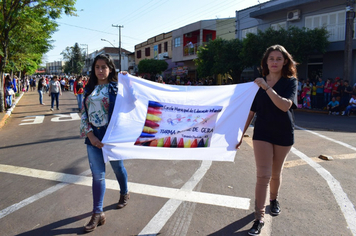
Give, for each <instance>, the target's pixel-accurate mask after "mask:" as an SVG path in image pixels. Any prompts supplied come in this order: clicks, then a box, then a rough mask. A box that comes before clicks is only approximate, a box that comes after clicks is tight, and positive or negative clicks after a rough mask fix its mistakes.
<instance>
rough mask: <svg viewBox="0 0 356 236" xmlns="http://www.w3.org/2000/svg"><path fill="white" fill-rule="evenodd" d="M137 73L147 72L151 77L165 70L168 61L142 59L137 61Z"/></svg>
mask: <svg viewBox="0 0 356 236" xmlns="http://www.w3.org/2000/svg"><path fill="white" fill-rule="evenodd" d="M137 67H138V73H149V74H150V75H151V78H154V77H155V76H156V75H157V74H159V73H161V72H162V71H165V70H167V68H168V63H167V62H166V61H164V60H156V59H143V60H141V61H140V62H139V63H138V66H137Z"/></svg>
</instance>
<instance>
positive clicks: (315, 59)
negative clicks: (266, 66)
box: [236, 0, 356, 84]
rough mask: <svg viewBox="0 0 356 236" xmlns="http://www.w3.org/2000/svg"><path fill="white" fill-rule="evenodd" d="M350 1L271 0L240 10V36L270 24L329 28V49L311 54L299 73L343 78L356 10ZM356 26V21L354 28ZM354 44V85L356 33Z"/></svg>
mask: <svg viewBox="0 0 356 236" xmlns="http://www.w3.org/2000/svg"><path fill="white" fill-rule="evenodd" d="M346 2H347V1H340V0H323V1H320V0H271V1H269V2H266V3H262V4H258V5H255V6H252V7H250V8H247V9H243V10H241V11H236V38H239V39H243V38H244V37H246V34H247V33H257V30H262V31H264V30H266V29H267V28H269V27H273V28H275V29H278V28H279V27H282V28H288V27H289V26H295V27H299V28H303V27H306V28H309V29H314V28H321V27H326V29H327V30H328V31H329V33H330V35H329V41H330V45H329V46H328V48H327V52H326V53H325V54H316V55H310V57H309V59H308V61H307V62H305V63H303V64H301V65H299V66H298V76H299V78H310V79H315V77H316V76H321V77H322V78H323V79H324V80H325V79H327V78H336V77H343V76H344V65H345V60H344V52H345V33H346V15H347V12H348V11H350V10H352V11H353V7H354V6H351V9H350V8H347V7H346ZM355 29H356V27H355V21H354V24H353V31H355ZM351 43H352V65H353V66H352V68H350V70H351V76H350V78H351V79H350V82H351V83H352V84H353V83H355V82H356V80H355V77H356V70H355V69H354V67H355V66H354V65H355V58H356V51H355V49H356V39H355V36H354V37H353V40H352V42H351ZM261 57H262V56H261ZM255 75H256V74H255Z"/></svg>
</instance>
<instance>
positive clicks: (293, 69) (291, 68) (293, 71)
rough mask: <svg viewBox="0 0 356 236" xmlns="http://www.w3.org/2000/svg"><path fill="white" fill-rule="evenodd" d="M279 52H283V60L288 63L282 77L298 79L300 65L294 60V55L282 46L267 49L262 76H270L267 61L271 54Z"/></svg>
mask: <svg viewBox="0 0 356 236" xmlns="http://www.w3.org/2000/svg"><path fill="white" fill-rule="evenodd" d="M273 51H278V52H281V53H282V55H283V58H284V59H285V60H286V61H287V63H286V64H285V65H284V66H283V68H282V77H284V78H291V77H294V78H297V65H298V63H297V62H295V61H294V60H293V57H292V55H290V54H289V52H288V51H287V50H286V49H285V48H284V47H283V46H281V45H278V44H276V45H273V46H271V47H269V48H267V50H266V52H265V54H264V55H263V58H262V61H261V69H262V76H267V75H268V74H269V69H268V65H267V59H268V56H269V54H270V53H271V52H273Z"/></svg>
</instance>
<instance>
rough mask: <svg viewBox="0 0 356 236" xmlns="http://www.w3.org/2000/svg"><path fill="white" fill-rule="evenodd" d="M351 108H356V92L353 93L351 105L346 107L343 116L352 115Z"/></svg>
mask: <svg viewBox="0 0 356 236" xmlns="http://www.w3.org/2000/svg"><path fill="white" fill-rule="evenodd" d="M351 110H356V93H353V94H352V97H351V99H350V102H349V105H348V106H347V107H346V109H345V111H343V112H342V115H343V116H348V115H350V111H351Z"/></svg>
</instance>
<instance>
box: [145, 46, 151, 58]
mask: <svg viewBox="0 0 356 236" xmlns="http://www.w3.org/2000/svg"><path fill="white" fill-rule="evenodd" d="M150 51H151V50H150V48H145V57H149V56H150Z"/></svg>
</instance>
